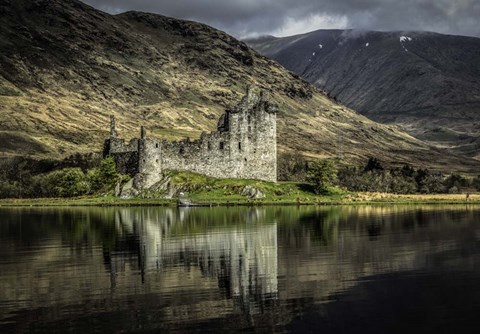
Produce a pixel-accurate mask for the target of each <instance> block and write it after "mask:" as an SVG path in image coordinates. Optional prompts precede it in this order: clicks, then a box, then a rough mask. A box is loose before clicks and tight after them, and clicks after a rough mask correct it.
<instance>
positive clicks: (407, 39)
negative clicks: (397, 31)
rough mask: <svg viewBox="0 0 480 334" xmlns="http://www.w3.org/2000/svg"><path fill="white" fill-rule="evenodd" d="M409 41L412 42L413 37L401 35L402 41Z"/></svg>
mask: <svg viewBox="0 0 480 334" xmlns="http://www.w3.org/2000/svg"><path fill="white" fill-rule="evenodd" d="M407 41H408V42H411V41H412V38H411V37H408V36H400V43H403V42H407Z"/></svg>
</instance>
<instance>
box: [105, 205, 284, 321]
mask: <svg viewBox="0 0 480 334" xmlns="http://www.w3.org/2000/svg"><path fill="white" fill-rule="evenodd" d="M216 211H217V210H216ZM216 211H211V210H208V211H204V212H202V211H199V210H195V209H194V210H192V209H188V208H181V209H178V210H177V209H165V210H141V211H140V210H136V211H133V210H129V209H123V210H118V211H117V212H115V226H116V230H117V231H119V232H120V231H121V233H117V241H116V246H115V249H114V250H112V251H106V252H104V255H105V260H106V265H107V267H108V269H109V271H110V272H111V286H112V287H115V286H116V280H117V276H118V273H119V272H125V270H126V263H127V262H130V266H131V267H136V268H138V269H139V271H140V273H141V280H142V283H145V282H146V281H147V280H148V279H149V277H150V276H152V275H157V274H158V273H161V272H167V271H169V269H170V268H178V267H182V268H187V269H186V270H187V271H189V272H191V271H192V270H193V269H192V267H195V268H198V270H200V272H201V273H202V275H203V276H208V277H213V278H215V279H217V280H218V287H219V288H220V289H221V290H222V292H224V294H225V296H226V297H227V298H229V299H230V298H234V299H235V301H236V302H237V304H238V305H240V306H241V308H242V309H244V310H248V311H249V312H256V308H258V307H257V306H258V305H257V304H258V303H259V302H262V301H265V300H269V299H275V298H276V295H277V225H276V223H274V222H273V223H269V224H263V223H264V221H265V210H264V209H258V208H253V209H248V210H241V211H240V212H238V210H236V209H228V210H226V211H225V212H224V213H223V215H222V216H221V219H219V218H218V216H216V218H215V219H216V224H211V223H210V222H212V221H213V220H214V219H213V217H212V216H211V214H212V213H214V214H215V215H218V212H216ZM212 225H213V227H214V226H215V225H217V228H213V229H212ZM179 287H182V286H179Z"/></svg>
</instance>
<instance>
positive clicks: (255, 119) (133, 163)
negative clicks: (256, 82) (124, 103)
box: [104, 89, 278, 189]
mask: <svg viewBox="0 0 480 334" xmlns="http://www.w3.org/2000/svg"><path fill="white" fill-rule="evenodd" d="M277 111H278V107H277V106H276V105H274V104H272V103H270V102H269V101H268V98H267V97H266V94H265V93H264V92H261V93H260V94H256V93H254V92H253V91H252V90H251V89H248V91H247V95H246V96H245V97H243V99H242V101H241V102H240V103H239V104H238V105H237V106H235V107H234V108H231V109H227V110H226V111H225V113H224V114H223V115H222V116H221V117H220V120H219V122H218V126H217V131H215V132H211V133H209V134H207V133H205V132H204V133H202V135H201V136H200V139H197V140H194V141H190V139H182V140H180V141H176V142H168V141H166V140H161V139H156V138H148V137H147V136H146V131H145V128H144V127H143V126H142V127H141V131H140V132H141V135H140V138H135V139H132V140H131V141H130V142H129V143H128V144H126V143H125V140H124V139H121V138H118V137H117V131H116V127H115V118H114V117H113V116H112V117H111V124H110V138H109V139H107V140H106V141H105V149H104V155H105V156H111V157H113V159H114V160H115V163H116V165H117V170H118V171H119V172H120V173H123V174H129V175H130V176H132V177H134V180H135V184H136V187H137V188H143V189H146V188H149V187H151V186H152V185H153V184H155V183H156V182H158V181H160V180H161V179H162V172H163V171H165V170H179V171H191V172H196V173H199V174H204V175H207V176H212V177H217V178H241V179H259V180H265V181H273V182H275V181H276V180H277V142H276V140H277V133H276V129H277V127H276V118H277Z"/></svg>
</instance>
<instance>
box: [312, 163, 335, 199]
mask: <svg viewBox="0 0 480 334" xmlns="http://www.w3.org/2000/svg"><path fill="white" fill-rule="evenodd" d="M336 179H337V168H336V166H335V163H334V162H333V161H332V160H321V161H315V162H313V163H312V164H310V166H309V170H308V174H307V180H308V181H310V182H312V183H313V184H314V185H315V193H316V194H321V193H326V192H327V191H328V188H329V187H331V186H332V185H333V184H334V182H335V181H336Z"/></svg>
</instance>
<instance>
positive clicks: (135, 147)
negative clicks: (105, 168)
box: [108, 137, 139, 177]
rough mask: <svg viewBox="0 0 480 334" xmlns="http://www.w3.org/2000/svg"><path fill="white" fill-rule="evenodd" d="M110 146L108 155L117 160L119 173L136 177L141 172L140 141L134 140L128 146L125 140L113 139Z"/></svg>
mask: <svg viewBox="0 0 480 334" xmlns="http://www.w3.org/2000/svg"><path fill="white" fill-rule="evenodd" d="M108 146H109V150H108V155H110V156H111V157H112V158H113V160H115V164H116V165H117V171H118V172H119V173H121V174H127V175H130V176H132V177H133V176H135V175H136V174H137V173H138V170H139V169H138V163H139V160H138V157H139V154H138V152H139V140H138V139H132V140H131V141H130V142H129V143H128V144H125V141H124V140H123V139H119V138H116V137H112V138H110V139H108Z"/></svg>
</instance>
